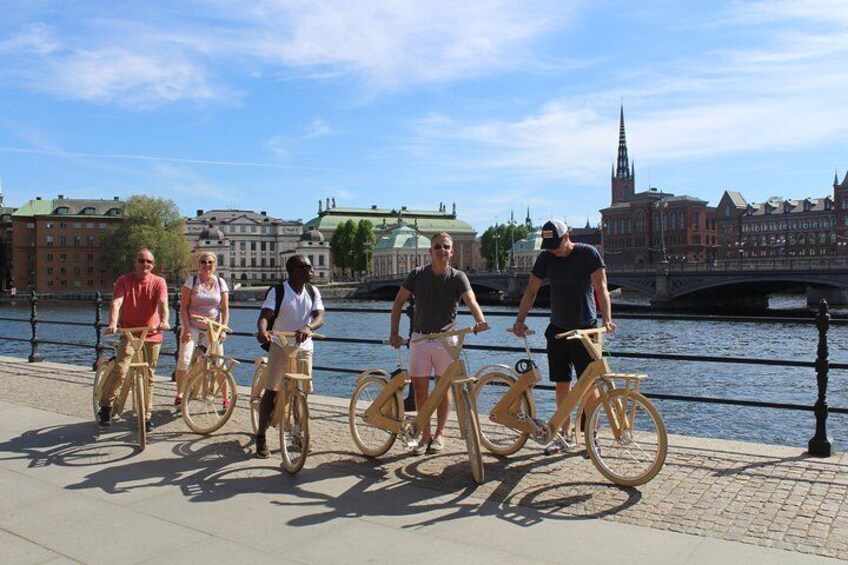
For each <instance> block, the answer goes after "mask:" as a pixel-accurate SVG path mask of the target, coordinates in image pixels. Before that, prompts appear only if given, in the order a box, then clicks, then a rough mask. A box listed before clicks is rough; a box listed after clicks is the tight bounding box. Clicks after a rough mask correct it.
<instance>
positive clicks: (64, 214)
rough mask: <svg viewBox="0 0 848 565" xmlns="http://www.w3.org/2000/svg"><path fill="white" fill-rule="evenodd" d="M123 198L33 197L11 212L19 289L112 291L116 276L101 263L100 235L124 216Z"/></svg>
mask: <svg viewBox="0 0 848 565" xmlns="http://www.w3.org/2000/svg"><path fill="white" fill-rule="evenodd" d="M123 209H124V202H123V201H121V200H120V199H119V198H118V197H117V196H116V197H115V198H114V199H112V200H87V199H74V198H65V197H64V196H63V195H61V194H60V195H59V197H58V198H56V199H49V200H43V199H42V198H41V197H40V196H38V197H36V198H35V199H34V200H30V201H29V202H27V203H26V204H24V205H23V206H21V207H20V208H18V209H17V210H15V211H14V212H13V213H12V214H11V218H12V274H13V276H14V278H15V284H16V286H17V288H18V289H25V288H29V287H32V288H33V289H35V290H36V291H38V292H58V293H61V292H93V291H111V290H112V284H113V283H114V281H115V277H116V275H118V274H120V273H113V272H108V273H107V272H106V269H105V268H104V267H102V266H101V264H100V255H101V251H100V250H101V245H100V239H101V236H102V235H103V234H104V232H105V230H106V229H107V228H109V227H110V226H111V225H113V224H115V223H117V222H121V221H123Z"/></svg>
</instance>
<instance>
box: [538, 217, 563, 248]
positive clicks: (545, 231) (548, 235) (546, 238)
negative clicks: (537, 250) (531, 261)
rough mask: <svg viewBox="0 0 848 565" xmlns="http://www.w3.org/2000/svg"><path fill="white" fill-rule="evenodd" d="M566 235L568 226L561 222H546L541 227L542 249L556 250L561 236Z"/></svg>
mask: <svg viewBox="0 0 848 565" xmlns="http://www.w3.org/2000/svg"><path fill="white" fill-rule="evenodd" d="M567 233H568V225H566V223H565V222H563V221H562V220H548V221H547V222H545V225H544V226H542V249H556V248H557V247H559V244H560V242H561V241H562V236H564V235H565V234H567Z"/></svg>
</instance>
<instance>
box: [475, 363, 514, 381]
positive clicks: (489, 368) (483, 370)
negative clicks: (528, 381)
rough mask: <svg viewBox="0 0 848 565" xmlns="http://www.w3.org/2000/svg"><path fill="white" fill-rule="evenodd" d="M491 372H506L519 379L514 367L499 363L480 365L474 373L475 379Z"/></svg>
mask: <svg viewBox="0 0 848 565" xmlns="http://www.w3.org/2000/svg"><path fill="white" fill-rule="evenodd" d="M489 373H506V374H507V375H510V376H511V377H513V378H514V379H516V380H517V379H518V375H516V374H515V370H513V368H512V367H510V366H509V365H500V364H498V365H485V366H483V367H480V368H479V369H477V371H476V372H475V373H474V380H475V381H477V380H480V377H482V376H483V375H488V374H489Z"/></svg>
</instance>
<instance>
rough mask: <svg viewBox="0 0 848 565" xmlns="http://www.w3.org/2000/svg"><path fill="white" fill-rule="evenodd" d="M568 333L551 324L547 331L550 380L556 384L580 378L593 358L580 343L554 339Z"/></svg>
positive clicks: (571, 340)
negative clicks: (575, 376)
mask: <svg viewBox="0 0 848 565" xmlns="http://www.w3.org/2000/svg"><path fill="white" fill-rule="evenodd" d="M592 327H594V326H592ZM583 329H586V328H583ZM567 331H568V330H565V329H562V328H558V327H556V326H555V325H553V324H549V325H548V329H546V330H545V338H546V339H547V342H548V369H549V371H550V379H551V381H552V382H555V383H562V382H570V381H571V380H572V379H573V378H574V375H575V374H576V375H577V376H578V377H579V376H580V375H582V374H583V371H584V370H585V369H586V367H588V366H589V363H591V362H592V357H591V356H590V355H589V352H588V351H586V348H585V347H583V344H582V343H581V342H580V341H578V340H574V339H565V338H563V339H556V338H555V337H554V336H556V334H561V333H563V332H567Z"/></svg>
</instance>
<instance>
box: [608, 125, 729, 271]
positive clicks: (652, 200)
mask: <svg viewBox="0 0 848 565" xmlns="http://www.w3.org/2000/svg"><path fill="white" fill-rule="evenodd" d="M611 184H612V191H611V192H612V202H611V203H610V205H609V207H607V208H604V209H602V210H601V216H602V236H603V245H602V247H603V251H604V260H605V261H606V263H607V265H608V266H610V267H612V268H615V267H624V268H647V267H649V266H651V265H653V264H655V263H659V262H661V261H663V260H664V259H666V260H670V261H672V262H679V263H689V264H691V263H699V262H704V261H708V262H713V261H714V260H715V259H716V254H717V250H718V247H717V245H718V244H717V240H716V217H715V214H716V209H715V208H712V207H710V206H708V205H707V202H706V201H705V200H701V199H699V198H695V197H693V196H686V195H683V196H675V195H674V194H670V193H667V192H663V191H660V190H658V189H656V188H650V189H649V190H646V191H644V192H638V193H637V192H636V191H635V185H636V167H635V164H631V163H630V161H629V158H628V155H627V140H626V135H625V129H624V109H623V108H622V110H621V119H620V124H619V139H618V159H617V162H616V163H615V164H614V165H613V169H612V176H611Z"/></svg>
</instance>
